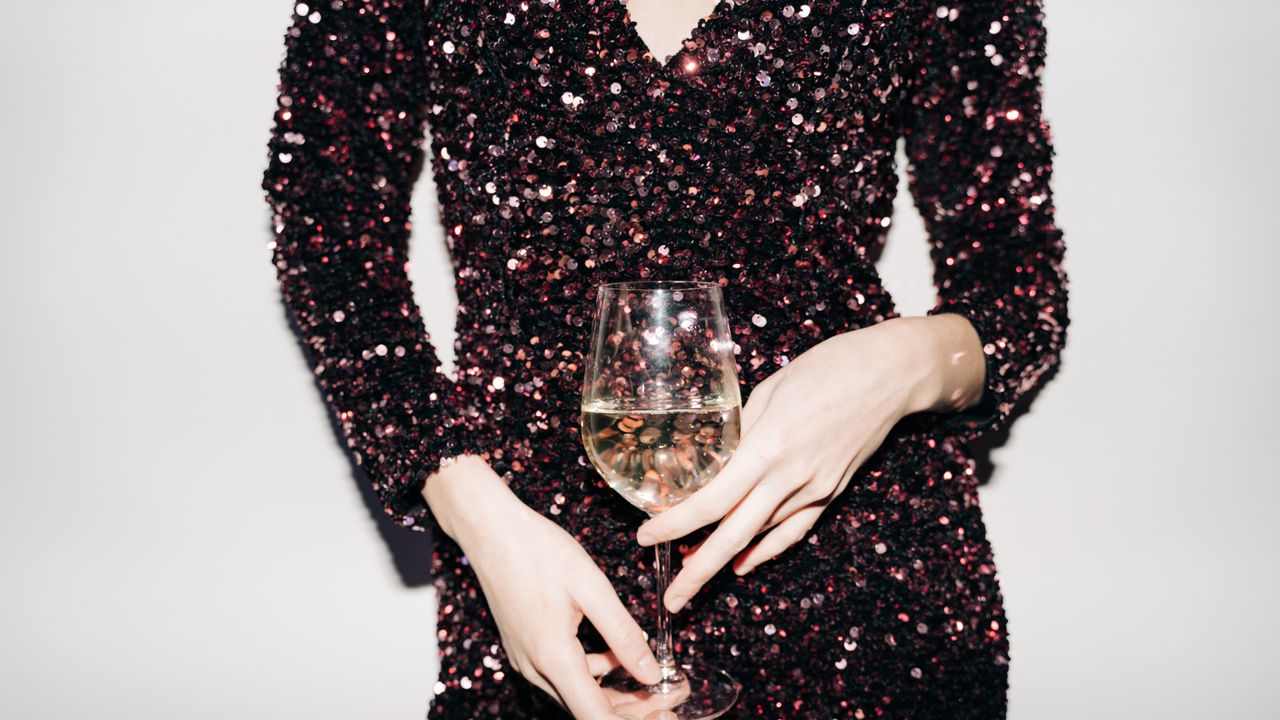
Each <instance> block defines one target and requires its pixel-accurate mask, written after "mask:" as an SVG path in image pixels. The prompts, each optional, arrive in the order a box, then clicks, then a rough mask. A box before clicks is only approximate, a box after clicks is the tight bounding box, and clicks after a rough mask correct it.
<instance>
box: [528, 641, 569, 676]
mask: <svg viewBox="0 0 1280 720" xmlns="http://www.w3.org/2000/svg"><path fill="white" fill-rule="evenodd" d="M531 655H532V657H531V658H530V659H531V660H532V661H533V664H534V666H535V667H536V668H538V670H539V671H541V672H543V673H552V672H555V671H556V670H559V669H560V668H561V667H563V666H564V663H565V660H566V659H567V657H568V656H567V654H566V653H564V652H562V651H561V650H560V648H558V647H556V646H554V645H547V644H544V645H542V646H539V647H538V648H537V649H535V650H534V651H533V653H531Z"/></svg>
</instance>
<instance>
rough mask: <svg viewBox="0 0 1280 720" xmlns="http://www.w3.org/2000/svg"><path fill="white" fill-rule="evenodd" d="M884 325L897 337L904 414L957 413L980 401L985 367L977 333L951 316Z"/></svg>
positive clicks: (958, 317) (905, 319)
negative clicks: (902, 384) (902, 381)
mask: <svg viewBox="0 0 1280 720" xmlns="http://www.w3.org/2000/svg"><path fill="white" fill-rule="evenodd" d="M884 325H885V326H886V327H887V328H890V329H892V331H893V332H894V333H896V335H897V337H896V340H895V343H894V344H895V347H897V348H898V349H899V350H900V351H901V357H900V367H901V368H902V373H903V376H904V391H905V399H904V402H903V406H904V410H905V414H912V413H917V412H925V411H936V412H957V411H960V410H964V409H965V408H967V407H970V406H972V405H974V404H975V403H977V402H978V400H979V399H980V398H981V396H982V391H983V383H984V382H985V375H986V365H985V359H984V357H983V355H982V346H981V342H980V341H979V339H978V334H977V331H976V330H974V328H973V325H972V324H971V323H970V322H969V320H968V319H967V318H965V317H964V316H962V315H957V314H954V313H945V314H939V315H929V316H923V317H900V318H894V319H893V320H890V321H888V322H886V323H884Z"/></svg>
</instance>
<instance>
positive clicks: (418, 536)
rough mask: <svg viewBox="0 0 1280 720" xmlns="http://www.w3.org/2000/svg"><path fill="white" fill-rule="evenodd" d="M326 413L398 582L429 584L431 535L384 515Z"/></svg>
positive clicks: (301, 340)
mask: <svg viewBox="0 0 1280 720" xmlns="http://www.w3.org/2000/svg"><path fill="white" fill-rule="evenodd" d="M280 309H281V312H282V313H283V314H284V316H285V323H286V324H288V326H289V330H290V331H291V332H292V333H293V336H294V339H295V340H297V341H298V344H299V347H300V348H301V349H302V351H303V352H304V353H305V352H306V350H307V343H306V339H305V337H304V336H303V334H302V331H301V329H300V328H299V327H298V324H297V322H296V321H294V319H293V317H292V314H291V313H290V312H289V307H288V306H287V305H286V304H285V303H284V301H283V299H282V300H281V301H280ZM311 379H312V382H313V383H314V384H315V387H316V392H317V393H320V396H321V397H324V390H323V389H322V388H321V387H320V381H319V380H318V379H317V378H316V377H315V376H314V375H312V378H311ZM325 415H326V416H327V417H328V419H329V429H330V430H332V431H333V436H334V442H336V443H337V444H338V446H339V447H341V448H345V453H344V454H345V455H346V457H347V462H348V463H349V464H350V467H351V477H352V479H353V480H354V481H355V483H356V485H357V486H358V487H359V488H360V498H361V500H363V501H364V505H365V508H366V509H367V510H368V511H369V516H370V518H371V519H372V520H373V524H374V526H375V527H377V529H378V535H379V536H380V537H381V538H382V542H383V544H384V545H386V547H387V551H388V552H389V553H390V554H391V562H392V564H394V565H395V568H396V573H397V574H399V576H400V582H401V583H402V584H403V585H404V586H405V587H410V588H416V587H422V586H424V585H430V584H431V548H432V543H433V540H432V537H431V533H430V532H425V533H424V532H414V531H411V530H406V529H405V528H402V527H399V526H398V525H395V524H394V523H391V522H389V521H388V520H387V515H386V513H385V512H384V511H383V506H382V500H381V499H380V498H379V497H378V494H377V493H376V492H374V490H373V482H372V481H371V480H370V479H369V476H368V475H367V474H366V473H365V471H364V468H362V467H360V466H359V465H357V464H356V460H355V456H354V455H353V454H352V452H351V449H350V448H348V447H347V439H346V437H345V436H343V434H342V426H341V425H340V424H339V423H338V418H337V416H335V415H334V414H333V412H332V411H331V410H326V412H325Z"/></svg>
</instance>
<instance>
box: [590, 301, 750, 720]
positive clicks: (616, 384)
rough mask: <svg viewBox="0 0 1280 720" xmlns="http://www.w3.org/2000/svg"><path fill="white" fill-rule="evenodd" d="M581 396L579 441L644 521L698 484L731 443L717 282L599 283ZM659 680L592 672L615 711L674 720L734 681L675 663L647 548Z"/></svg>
mask: <svg viewBox="0 0 1280 720" xmlns="http://www.w3.org/2000/svg"><path fill="white" fill-rule="evenodd" d="M597 293H598V294H597V298H596V316H595V321H594V324H593V326H592V339H591V350H590V354H589V356H588V359H587V364H586V376H585V378H584V382H583V392H582V441H583V444H584V445H585V446H586V449H587V455H588V457H590V458H591V463H592V464H593V465H594V466H595V468H596V470H598V471H599V472H600V474H601V475H602V476H603V477H604V479H605V481H606V482H607V483H608V484H609V486H610V487H612V488H613V489H614V490H616V491H617V492H618V493H619V494H621V495H622V496H623V497H624V498H626V499H627V500H628V501H629V502H630V503H631V504H633V505H635V506H636V507H638V508H640V509H641V510H643V511H644V512H646V513H648V514H649V515H650V516H653V515H656V514H658V513H660V512H662V511H664V510H668V509H670V508H671V507H673V506H675V505H676V504H678V503H679V502H681V501H682V500H684V499H686V498H688V497H689V496H690V495H692V494H693V493H695V492H697V490H698V489H699V488H701V487H702V486H703V485H705V484H706V483H707V481H709V480H710V479H711V478H713V477H715V475H716V473H717V472H719V471H720V469H721V468H722V467H723V466H724V464H725V463H726V462H727V461H728V460H729V457H730V456H731V455H733V451H734V449H735V448H736V447H737V444H738V432H739V415H740V413H739V410H740V408H741V405H742V401H741V398H740V395H739V393H738V376H737V371H736V369H735V365H734V355H733V340H732V339H731V338H730V335H729V324H728V320H727V319H726V318H725V313H724V303H723V299H722V296H721V291H720V286H719V285H717V284H715V283H702V282H683V281H681V282H670V281H666V282H661V281H652V282H650V281H644V282H622V283H610V284H606V285H601V286H600V287H599V288H598V289H597ZM655 554H656V562H655V565H656V574H657V595H658V628H657V629H658V632H657V638H656V645H657V647H656V648H655V650H654V654H655V655H656V656H657V659H658V663H659V665H660V666H661V669H662V681H661V682H659V683H658V684H656V685H645V684H643V683H640V682H638V681H637V680H635V679H634V678H633V677H631V675H630V674H629V673H627V672H626V671H625V670H623V669H621V668H619V669H617V670H615V671H613V672H612V673H609V674H608V675H606V676H605V677H604V678H602V679H601V686H602V687H604V688H605V690H606V692H607V693H608V694H609V696H610V699H611V700H612V701H613V702H614V705H615V709H617V710H618V711H619V712H623V711H631V712H636V711H641V712H640V715H641V716H643V715H644V714H646V713H645V712H644V711H649V710H655V709H662V710H667V711H669V714H666V715H664V717H668V718H679V720H705V719H708V718H715V717H719V716H720V715H723V714H724V713H725V712H727V711H728V710H729V708H730V707H732V706H733V703H734V702H735V701H736V700H737V697H738V693H739V691H740V689H741V685H740V684H739V683H738V682H737V681H736V680H734V679H733V678H732V677H731V676H730V675H729V674H728V673H726V672H725V671H723V670H720V669H718V668H713V667H709V666H707V665H705V664H703V663H700V662H695V661H688V662H683V663H681V662H677V661H676V659H675V656H674V654H673V651H672V642H671V618H670V613H669V612H668V611H667V608H666V606H665V605H664V604H663V602H662V598H663V595H665V594H666V590H667V585H668V583H669V582H670V581H671V545H670V543H667V542H663V543H659V544H658V545H657V547H656V548H655Z"/></svg>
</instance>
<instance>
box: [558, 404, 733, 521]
mask: <svg viewBox="0 0 1280 720" xmlns="http://www.w3.org/2000/svg"><path fill="white" fill-rule="evenodd" d="M738 432H739V410H738V406H737V405H736V404H735V405H728V404H718V405H711V406H706V407H699V408H683V409H664V410H627V409H619V408H618V407H617V406H616V405H612V404H609V403H603V402H596V403H591V404H589V405H587V406H584V407H583V408H582V442H583V444H584V445H586V448H587V455H588V457H590V458H591V464H592V465H595V467H596V469H597V470H599V471H600V474H601V475H602V476H604V479H605V481H606V482H608V483H609V486H610V487H612V488H613V489H614V490H616V491H617V492H619V493H620V494H621V495H622V496H623V497H625V498H626V499H627V501H628V502H630V503H631V504H632V505H635V506H636V507H638V508H640V509H641V510H644V511H645V512H647V513H649V514H650V515H654V514H657V513H660V512H662V511H663V510H667V509H670V508H671V507H673V506H675V505H676V504H677V503H679V502H680V501H682V500H684V499H685V498H687V497H689V496H690V495H692V494H693V493H694V492H695V491H696V490H698V488H701V487H702V486H703V485H705V484H706V483H707V481H709V480H710V479H711V478H713V477H715V475H716V473H718V472H720V468H722V467H723V466H724V464H725V463H726V462H728V460H729V457H730V456H732V455H733V451H734V449H735V448H737V447H738Z"/></svg>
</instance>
